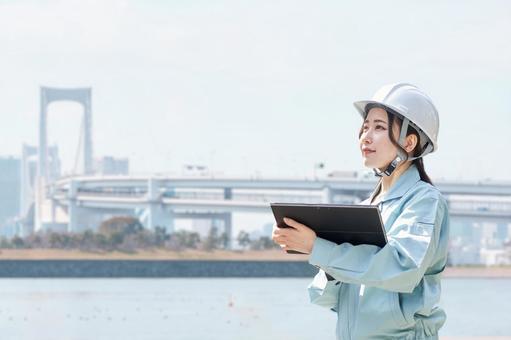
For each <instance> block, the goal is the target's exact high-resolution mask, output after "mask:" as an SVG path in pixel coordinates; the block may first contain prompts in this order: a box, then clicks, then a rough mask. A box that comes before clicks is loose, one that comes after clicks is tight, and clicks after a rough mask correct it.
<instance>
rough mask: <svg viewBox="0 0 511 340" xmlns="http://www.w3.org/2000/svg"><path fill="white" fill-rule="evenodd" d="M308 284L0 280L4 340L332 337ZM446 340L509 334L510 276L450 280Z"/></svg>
mask: <svg viewBox="0 0 511 340" xmlns="http://www.w3.org/2000/svg"><path fill="white" fill-rule="evenodd" d="M309 281H310V280H309V279H305V278H262V279H254V278H250V279H240V278H233V279H230V278H218V279H212V278H186V279H176V278H171V279H169V278H165V279H0V332H1V336H0V338H1V339H2V340H7V339H9V340H10V339H16V340H23V339H38V340H47V339H48V340H50V339H51V340H53V339H56V340H60V339H63V340H64V339H69V340H72V339H76V340H81V339H105V340H106V339H108V340H112V339H123V340H125V339H140V340H150V339H151V340H153V339H166V340H168V339H222V340H225V339H334V338H335V336H334V334H335V333H334V332H335V318H336V316H335V314H334V313H333V312H330V311H328V310H326V309H322V308H320V307H318V306H315V305H311V304H310V303H309V302H308V296H307V292H306V287H307V284H308V283H309ZM442 294H443V295H442V306H443V307H444V308H445V310H446V312H447V316H448V319H447V322H446V324H445V326H444V328H443V329H442V332H441V335H442V336H449V337H468V336H503V337H507V336H509V337H510V338H511V279H509V278H507V279H473V278H470V279H454V278H449V279H444V280H443V283H442Z"/></svg>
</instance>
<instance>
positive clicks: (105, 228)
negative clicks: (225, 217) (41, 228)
mask: <svg viewBox="0 0 511 340" xmlns="http://www.w3.org/2000/svg"><path fill="white" fill-rule="evenodd" d="M237 241H238V244H239V245H240V246H241V247H242V248H243V249H245V250H247V249H252V250H263V249H270V248H274V247H275V246H274V243H273V242H272V241H271V239H270V238H269V237H267V236H262V237H259V238H256V239H251V238H250V235H249V234H248V233H246V232H244V231H241V232H240V233H239V234H238V237H237ZM0 248H3V249H8V248H10V249H31V248H43V249H68V250H71V249H79V250H82V251H89V252H94V251H101V252H105V251H106V252H109V251H121V252H128V253H130V252H136V251H137V250H143V249H154V248H163V249H168V250H174V251H181V250H186V249H198V250H206V251H210V250H215V249H228V248H229V238H228V235H227V234H226V233H225V232H220V230H219V229H218V228H216V227H212V228H211V229H210V230H209V233H208V234H207V235H206V236H205V237H201V236H200V234H199V233H197V232H194V231H187V230H178V231H176V232H174V233H172V234H169V233H168V231H167V230H166V229H165V228H163V227H156V228H155V229H154V230H148V229H144V227H143V226H142V223H140V221H139V220H138V219H137V218H134V217H125V216H119V217H112V218H110V219H107V220H105V221H103V222H102V223H101V225H100V226H99V228H98V229H97V231H92V230H86V231H83V232H79V233H72V232H56V231H46V232H37V233H33V234H31V235H28V236H26V237H19V236H15V237H13V238H10V239H7V238H1V239H0Z"/></svg>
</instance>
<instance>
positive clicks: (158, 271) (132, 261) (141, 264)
mask: <svg viewBox="0 0 511 340" xmlns="http://www.w3.org/2000/svg"><path fill="white" fill-rule="evenodd" d="M16 267H18V269H16ZM169 268H170V269H169ZM197 268H200V270H199V269H197ZM24 271H26V272H24ZM80 271H83V273H80ZM137 271H140V273H137ZM316 271H317V269H315V268H314V267H312V266H311V265H309V264H308V263H307V262H306V258H305V257H304V256H303V255H296V254H286V253H284V252H283V251H281V250H264V251H225V250H215V251H200V250H186V251H181V252H177V251H169V250H163V249H147V250H143V251H138V252H136V253H122V252H108V253H94V252H83V251H77V250H59V249H1V250H0V276H1V277H22V276H23V275H27V277H39V276H46V277H57V276H58V277H82V276H83V277H151V276H154V277H180V276H183V277H189V276H195V277H215V276H218V277H307V276H310V275H312V274H314V273H315V272H316ZM442 277H443V278H495V279H499V278H511V266H498V267H497V266H496V267H485V266H463V267H447V268H446V269H445V271H444V272H443V274H442Z"/></svg>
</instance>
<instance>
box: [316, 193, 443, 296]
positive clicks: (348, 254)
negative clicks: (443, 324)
mask: <svg viewBox="0 0 511 340" xmlns="http://www.w3.org/2000/svg"><path fill="white" fill-rule="evenodd" d="M421 196H422V197H421ZM446 215H447V207H446V203H445V200H443V198H442V197H441V196H440V195H426V197H424V196H423V195H414V197H413V198H412V199H411V200H410V201H408V202H407V203H405V206H404V209H402V211H401V212H400V214H399V216H398V217H397V218H396V219H395V222H394V223H393V225H392V226H391V227H390V230H389V231H388V232H387V240H388V242H387V244H386V245H385V246H384V247H383V248H380V247H378V246H374V245H367V244H363V245H357V246H354V245H352V244H350V243H342V244H339V245H338V244H336V243H333V242H330V241H327V240H324V239H322V238H319V237H318V238H316V241H315V242H314V247H313V249H312V253H311V256H310V257H309V262H310V263H311V264H312V265H316V266H318V267H320V268H322V269H323V270H324V271H325V272H327V273H328V274H330V275H331V276H333V277H334V278H335V279H336V280H339V281H343V282H347V283H354V284H365V285H367V286H373V287H378V288H382V289H386V290H391V291H396V292H404V293H410V292H412V291H413V289H414V288H415V287H416V286H417V285H418V283H419V282H420V280H421V279H422V277H423V275H424V273H425V271H426V269H427V268H428V266H429V265H430V264H431V263H432V262H433V260H434V257H435V250H436V248H437V244H438V241H439V240H438V238H439V235H440V228H441V226H442V224H443V221H444V220H445V219H446Z"/></svg>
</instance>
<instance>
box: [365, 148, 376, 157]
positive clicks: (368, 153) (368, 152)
mask: <svg viewBox="0 0 511 340" xmlns="http://www.w3.org/2000/svg"><path fill="white" fill-rule="evenodd" d="M373 152H376V151H375V150H369V149H364V150H362V154H363V155H364V156H367V155H370V154H372V153H373Z"/></svg>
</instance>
